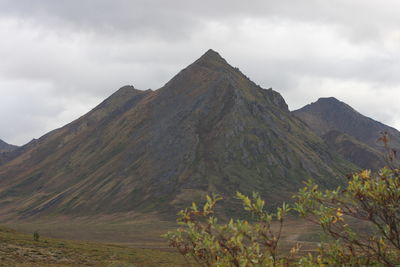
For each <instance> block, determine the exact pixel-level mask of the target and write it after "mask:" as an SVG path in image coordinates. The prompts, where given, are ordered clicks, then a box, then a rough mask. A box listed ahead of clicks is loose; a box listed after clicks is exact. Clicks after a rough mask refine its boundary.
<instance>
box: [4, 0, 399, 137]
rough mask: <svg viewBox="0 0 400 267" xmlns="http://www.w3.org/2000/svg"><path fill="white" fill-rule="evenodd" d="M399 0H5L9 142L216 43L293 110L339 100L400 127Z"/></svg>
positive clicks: (156, 79)
mask: <svg viewBox="0 0 400 267" xmlns="http://www.w3.org/2000/svg"><path fill="white" fill-rule="evenodd" d="M399 8H400V2H398V1H395V0H393V1H389V0H386V1H372V0H363V1H362V0H352V1H348V0H332V1H318V0H308V1H288V0H283V1H261V0H260V1H259V0H255V1H251V3H247V2H243V1H238V0H230V1H227V0H224V1H209V0H206V1H178V0H171V1H162V0H158V1H155V0H146V1H144V0H143V1H138V0H135V1H128V0H117V1H110V0H96V1H95V0H80V1H75V0H71V1H52V0H37V1H30V0H20V1H13V0H0V38H1V40H2V41H1V42H0V58H1V59H2V60H1V61H0V95H1V97H0V125H1V127H0V138H1V139H4V140H5V141H8V142H12V143H16V144H22V143H25V142H27V141H29V140H30V139H32V138H34V137H35V138H37V137H39V136H40V135H42V134H44V133H46V132H47V131H49V130H52V129H54V128H56V127H60V126H62V125H63V124H65V123H68V122H69V121H71V120H73V119H75V118H77V117H79V116H80V115H82V114H84V113H85V112H87V111H88V110H89V109H90V108H92V107H94V106H95V105H96V104H97V103H99V102H100V101H101V100H102V99H104V98H105V97H107V96H108V95H110V94H111V93H112V92H113V91H115V90H116V89H118V88H119V87H121V86H123V85H125V84H133V85H135V86H136V87H137V88H139V89H147V88H153V89H156V88H159V87H161V86H162V85H163V84H164V83H165V82H167V81H168V79H170V78H171V77H172V76H173V75H174V74H176V73H177V72H178V71H179V70H180V69H182V68H184V67H185V66H186V65H188V64H190V63H191V62H193V61H194V60H195V59H196V58H198V57H199V56H200V55H201V54H202V53H203V52H204V51H206V50H207V49H208V48H213V49H215V50H217V51H219V52H220V53H221V54H222V56H224V57H225V58H226V59H227V60H228V61H229V62H230V63H231V64H232V65H235V66H238V67H239V68H240V69H241V70H242V71H243V72H244V73H245V74H246V75H247V76H249V77H250V78H251V79H252V80H254V81H255V82H256V83H259V84H260V85H262V86H263V87H266V88H267V87H273V88H274V89H276V90H277V91H279V92H281V93H282V94H283V96H284V97H285V98H286V100H287V102H288V104H289V106H290V107H291V108H292V109H295V108H299V107H301V106H303V105H305V104H307V103H309V102H311V101H315V100H316V99H317V98H318V97H321V96H335V97H337V98H339V99H341V100H343V101H345V102H347V103H348V104H350V105H352V106H353V107H354V108H356V109H357V110H359V111H360V112H361V113H364V114H366V115H368V116H371V117H373V118H376V119H378V120H381V121H383V122H385V123H387V124H390V125H393V126H396V127H400V119H399V118H400V107H398V105H397V103H396V102H397V101H396V100H397V99H400V76H399V75H398V73H399V71H400V30H399V29H400V17H399V16H398V15H397V11H398V10H399Z"/></svg>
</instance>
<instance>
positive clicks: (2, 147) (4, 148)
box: [0, 139, 18, 153]
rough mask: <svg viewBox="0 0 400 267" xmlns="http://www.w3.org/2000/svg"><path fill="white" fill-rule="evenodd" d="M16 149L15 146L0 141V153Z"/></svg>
mask: <svg viewBox="0 0 400 267" xmlns="http://www.w3.org/2000/svg"><path fill="white" fill-rule="evenodd" d="M17 148H18V147H17V146H14V145H10V144H7V143H6V142H4V141H3V140H1V139H0V153H3V152H10V151H13V150H15V149H17Z"/></svg>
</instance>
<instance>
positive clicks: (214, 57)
mask: <svg viewBox="0 0 400 267" xmlns="http://www.w3.org/2000/svg"><path fill="white" fill-rule="evenodd" d="M196 63H197V64H209V65H219V66H222V65H229V64H228V62H227V61H226V60H225V59H224V58H223V57H222V56H221V55H220V54H219V53H218V52H217V51H215V50H212V49H208V50H207V52H205V53H204V54H203V55H202V56H201V57H200V58H199V59H198V60H196V61H195V62H194V64H196Z"/></svg>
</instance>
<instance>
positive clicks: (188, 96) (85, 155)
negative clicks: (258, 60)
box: [0, 50, 355, 218]
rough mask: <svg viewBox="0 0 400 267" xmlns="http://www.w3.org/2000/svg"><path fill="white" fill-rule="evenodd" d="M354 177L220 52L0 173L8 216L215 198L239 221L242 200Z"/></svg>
mask: <svg viewBox="0 0 400 267" xmlns="http://www.w3.org/2000/svg"><path fill="white" fill-rule="evenodd" d="M354 169H355V166H354V164H351V163H350V162H348V161H346V160H345V159H344V158H343V157H341V156H340V155H339V154H337V153H336V152H334V151H331V150H330V149H329V147H328V145H326V144H325V143H324V141H323V140H322V139H321V138H320V137H318V136H317V135H316V134H315V133H313V132H312V131H311V130H310V129H309V128H308V127H307V126H306V125H305V124H304V123H303V122H302V121H300V120H299V119H298V118H297V117H295V116H294V115H293V114H292V113H291V112H289V110H288V107H287V105H286V103H285V101H284V99H283V98H282V96H281V95H280V94H279V93H277V92H275V91H273V90H272V89H267V90H266V89H263V88H261V87H259V86H257V85H256V84H255V83H253V82H252V81H250V80H249V79H248V78H247V77H246V76H245V75H243V74H242V73H241V72H240V71H239V69H237V68H234V67H232V66H230V65H229V64H228V63H227V62H226V61H225V59H223V58H222V57H221V56H220V55H219V54H218V53H217V52H215V51H213V50H209V51H207V52H206V53H205V54H204V55H203V56H202V57H200V58H199V59H198V60H196V61H195V62H194V63H193V64H191V65H190V66H188V67H187V68H185V69H183V70H182V71H180V72H179V73H178V74H177V75H176V76H175V77H173V78H172V79H171V80H170V81H169V82H168V83H167V84H165V85H164V86H163V87H162V88H160V89H158V90H155V91H152V90H147V91H141V90H137V89H135V88H134V87H133V86H124V87H122V88H121V89H119V90H118V91H117V92H115V93H114V94H113V95H111V96H110V97H109V98H107V99H106V100H105V101H104V102H102V103H101V104H100V105H99V106H97V107H96V108H94V109H93V110H92V111H90V112H89V113H87V114H86V115H84V116H82V117H81V118H79V119H77V120H76V121H74V122H72V123H70V124H68V125H66V126H64V127H62V128H60V129H56V130H54V131H52V132H50V133H48V134H46V135H44V136H43V137H41V138H39V139H38V140H35V141H34V142H33V143H32V142H31V143H30V144H28V145H27V146H25V147H22V148H20V150H19V152H18V153H16V154H15V155H14V156H13V157H12V158H9V160H8V161H6V162H5V163H3V164H2V165H1V166H0V214H3V217H10V216H11V217H12V216H19V217H22V218H27V217H30V216H39V215H76V216H79V215H84V216H90V215H94V214H112V213H117V212H118V213H119V214H121V213H128V212H136V213H140V212H158V213H163V214H167V213H169V214H171V215H172V216H173V215H174V211H176V210H177V209H179V208H182V207H184V206H187V205H188V204H190V203H191V202H192V201H197V200H198V199H199V198H200V197H201V196H203V195H204V194H206V193H207V192H217V193H220V194H222V195H223V196H224V197H225V199H226V201H225V204H226V207H227V209H228V211H229V209H231V210H232V211H233V210H234V205H233V204H234V203H235V200H232V196H233V195H234V193H235V191H237V190H239V191H241V192H244V193H250V192H252V191H258V192H260V193H261V194H262V196H263V197H265V198H266V199H267V200H268V201H270V202H271V203H276V202H278V201H283V200H286V201H287V200H288V199H289V196H290V195H291V193H292V192H295V191H297V189H298V188H299V187H300V186H302V182H303V181H304V180H306V179H309V178H314V179H315V180H317V182H319V183H320V184H322V185H324V186H333V185H337V184H338V183H340V182H341V181H342V177H343V174H345V173H347V172H348V171H350V170H354ZM232 203H233V204H232ZM231 204H232V205H231Z"/></svg>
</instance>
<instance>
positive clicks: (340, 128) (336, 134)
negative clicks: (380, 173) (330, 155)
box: [292, 97, 400, 169]
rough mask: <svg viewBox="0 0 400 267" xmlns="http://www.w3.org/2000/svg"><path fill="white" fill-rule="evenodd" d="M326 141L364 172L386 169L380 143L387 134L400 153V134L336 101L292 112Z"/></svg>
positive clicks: (328, 101)
mask: <svg viewBox="0 0 400 267" xmlns="http://www.w3.org/2000/svg"><path fill="white" fill-rule="evenodd" d="M292 113H293V114H294V115H295V116H297V117H298V118H300V119H301V120H302V121H303V122H305V123H306V124H307V125H308V126H309V127H310V128H311V129H312V130H313V131H314V132H315V133H317V134H318V135H319V136H320V137H322V138H323V139H324V140H325V141H326V142H327V143H328V144H329V145H330V147H331V148H332V149H335V150H336V151H337V152H339V153H340V154H341V155H342V156H344V157H345V158H346V159H348V160H350V161H351V162H353V163H355V164H356V165H358V166H360V167H362V168H372V169H377V168H381V167H383V166H384V165H385V164H386V163H385V161H384V159H383V158H384V153H385V151H386V149H385V148H384V146H383V144H382V143H381V142H379V141H378V139H379V138H380V136H381V134H382V133H387V135H388V136H389V139H390V146H391V147H392V148H394V149H396V150H398V149H400V132H399V131H397V130H396V129H394V128H392V127H390V126H387V125H385V124H383V123H380V122H378V121H375V120H373V119H371V118H368V117H366V116H364V115H362V114H360V113H359V112H357V111H356V110H354V109H353V108H352V107H350V106H349V105H347V104H346V103H344V102H341V101H339V100H337V99H336V98H334V97H327V98H320V99H318V101H316V102H314V103H311V104H309V105H306V106H304V107H303V108H301V109H299V110H295V111H293V112H292Z"/></svg>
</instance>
